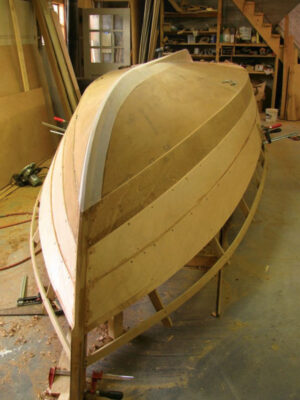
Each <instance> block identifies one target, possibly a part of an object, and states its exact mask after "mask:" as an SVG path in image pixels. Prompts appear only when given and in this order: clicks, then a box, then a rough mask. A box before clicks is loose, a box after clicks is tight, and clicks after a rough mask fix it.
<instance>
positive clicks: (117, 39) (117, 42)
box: [114, 32, 123, 46]
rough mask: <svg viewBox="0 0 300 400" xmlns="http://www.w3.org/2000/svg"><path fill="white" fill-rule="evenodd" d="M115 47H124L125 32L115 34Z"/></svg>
mask: <svg viewBox="0 0 300 400" xmlns="http://www.w3.org/2000/svg"><path fill="white" fill-rule="evenodd" d="M114 38H115V46H123V32H115V33H114Z"/></svg>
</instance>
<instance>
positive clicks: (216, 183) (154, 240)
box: [94, 123, 256, 282]
mask: <svg viewBox="0 0 300 400" xmlns="http://www.w3.org/2000/svg"><path fill="white" fill-rule="evenodd" d="M254 125H255V123H254V124H253V126H254ZM253 126H252V129H251V130H250V134H249V135H248V136H247V138H246V140H245V141H244V143H243V145H242V147H241V149H240V151H239V153H238V154H237V155H236V156H235V157H234V158H233V159H232V162H231V163H230V164H229V165H228V168H227V169H226V170H225V171H224V172H223V173H222V175H221V176H220V177H219V179H218V181H216V182H215V183H214V184H213V185H212V186H211V187H210V189H209V190H208V191H207V192H206V193H205V194H203V196H202V197H200V198H199V199H198V200H197V202H196V203H195V205H194V206H193V207H192V208H190V209H189V210H188V211H186V212H185V213H184V214H182V215H181V217H180V218H178V219H177V220H176V222H174V223H173V224H172V225H171V226H170V227H168V229H167V230H165V231H164V232H162V233H161V234H160V235H159V236H158V237H156V238H155V239H153V240H152V241H151V242H148V243H147V245H145V246H144V247H143V248H141V249H140V250H139V251H137V252H136V253H133V254H132V255H131V257H129V258H127V259H124V260H122V262H120V263H119V264H118V265H116V266H115V267H114V268H113V269H111V270H110V271H109V272H107V273H105V274H103V275H101V276H99V277H97V281H98V280H101V279H102V278H104V277H105V276H107V275H109V274H110V273H111V272H113V271H115V270H117V269H118V268H119V267H120V266H122V265H123V264H124V263H126V262H128V261H129V260H130V259H132V258H134V257H135V256H136V255H137V254H140V253H142V252H143V251H144V250H145V249H146V248H148V247H149V246H151V244H153V243H155V242H157V240H158V239H159V238H161V237H162V236H163V235H165V234H166V232H169V231H170V230H172V229H173V227H174V226H176V225H177V224H178V222H180V221H181V220H182V219H183V218H185V216H186V215H188V214H189V213H191V211H192V210H194V208H195V207H197V206H198V203H199V202H200V201H202V200H203V199H204V198H205V197H207V195H208V193H209V192H210V191H212V190H213V189H214V188H215V187H216V186H218V184H219V181H220V180H221V179H222V178H223V177H224V176H225V175H226V174H227V172H228V171H229V169H230V168H231V167H232V165H233V164H234V162H235V160H236V159H237V158H238V157H239V155H240V153H241V151H242V150H243V149H244V147H245V146H246V144H247V143H248V141H249V138H250V137H251V136H252V134H256V132H255V130H254V131H253ZM198 166H199V164H198V165H197V166H195V167H194V168H197V167H198ZM183 180H185V177H183V178H182V179H181V180H180V181H183ZM171 191H173V188H172V187H171V188H170V189H169V190H168V191H167V192H171ZM148 207H149V206H148ZM150 207H151V206H150ZM94 282H95V281H94Z"/></svg>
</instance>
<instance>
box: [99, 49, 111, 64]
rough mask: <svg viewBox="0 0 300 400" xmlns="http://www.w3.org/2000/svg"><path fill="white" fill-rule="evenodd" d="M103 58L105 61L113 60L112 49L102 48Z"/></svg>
mask: <svg viewBox="0 0 300 400" xmlns="http://www.w3.org/2000/svg"><path fill="white" fill-rule="evenodd" d="M102 60H103V62H104V63H111V62H113V60H112V52H111V49H102Z"/></svg>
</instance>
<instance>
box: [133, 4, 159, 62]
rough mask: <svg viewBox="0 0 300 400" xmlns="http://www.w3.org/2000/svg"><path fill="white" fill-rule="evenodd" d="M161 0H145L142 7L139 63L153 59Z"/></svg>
mask: <svg viewBox="0 0 300 400" xmlns="http://www.w3.org/2000/svg"><path fill="white" fill-rule="evenodd" d="M160 7H161V0H146V1H145V7H144V17H143V26H142V33H141V40H140V50H139V57H138V61H139V63H143V62H146V61H150V60H152V59H153V58H154V55H155V48H156V44H157V39H158V32H159V30H158V21H159V11H160Z"/></svg>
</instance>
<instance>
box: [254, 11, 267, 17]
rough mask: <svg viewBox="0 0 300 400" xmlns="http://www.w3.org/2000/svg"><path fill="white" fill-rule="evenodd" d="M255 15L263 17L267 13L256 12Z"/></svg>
mask: <svg viewBox="0 0 300 400" xmlns="http://www.w3.org/2000/svg"><path fill="white" fill-rule="evenodd" d="M254 15H255V17H263V16H264V15H265V14H264V13H263V12H256V13H255V14H254Z"/></svg>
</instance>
